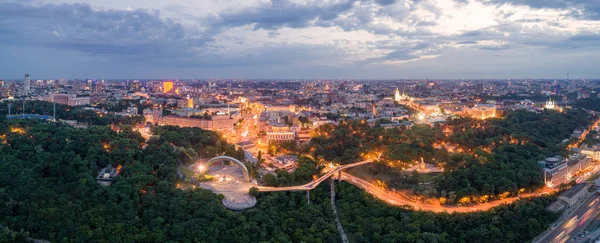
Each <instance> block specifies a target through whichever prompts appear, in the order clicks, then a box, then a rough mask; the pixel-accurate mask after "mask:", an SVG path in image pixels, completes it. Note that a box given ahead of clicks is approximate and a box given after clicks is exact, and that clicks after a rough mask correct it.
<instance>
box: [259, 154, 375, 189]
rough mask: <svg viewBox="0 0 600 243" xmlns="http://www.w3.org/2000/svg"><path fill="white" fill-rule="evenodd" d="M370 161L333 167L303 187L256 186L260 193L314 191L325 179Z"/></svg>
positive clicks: (370, 161)
mask: <svg viewBox="0 0 600 243" xmlns="http://www.w3.org/2000/svg"><path fill="white" fill-rule="evenodd" d="M372 162H373V161H372V160H365V161H361V162H356V163H352V164H347V165H341V166H338V167H335V169H333V170H331V171H329V172H327V173H326V174H325V175H323V176H321V177H319V179H316V180H314V181H311V182H309V183H306V184H304V185H300V186H285V187H271V186H258V187H257V188H258V190H259V191H261V192H283V191H309V190H312V189H315V187H317V186H318V185H319V184H321V182H323V181H324V180H325V179H327V178H329V177H331V176H332V175H334V174H335V173H337V172H339V171H341V170H345V169H348V168H352V167H355V166H359V165H364V164H368V163H372Z"/></svg>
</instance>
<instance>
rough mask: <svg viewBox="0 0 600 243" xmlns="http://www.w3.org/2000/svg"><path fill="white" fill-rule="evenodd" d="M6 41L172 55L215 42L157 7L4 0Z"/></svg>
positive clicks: (1, 13) (0, 31) (0, 7)
mask: <svg viewBox="0 0 600 243" xmlns="http://www.w3.org/2000/svg"><path fill="white" fill-rule="evenodd" d="M0 36H4V38H1V39H0V41H2V42H3V43H4V44H10V45H39V46H45V47H54V48H60V49H70V50H78V51H82V52H85V53H90V54H94V55H103V54H107V55H136V56H138V57H167V56H181V55H184V56H185V55H191V54H193V52H194V51H193V49H194V48H199V47H202V46H203V45H204V44H205V43H206V42H208V41H209V40H210V38H209V37H205V36H202V35H201V33H189V32H187V31H186V30H185V29H184V28H183V27H182V26H181V25H180V24H178V23H176V22H174V21H173V20H171V19H162V18H161V17H160V12H159V11H157V10H148V9H137V10H132V11H118V10H104V11H98V10H93V9H92V8H91V7H90V6H89V5H87V4H60V5H54V4H45V5H39V6H34V5H25V4H17V3H0Z"/></svg>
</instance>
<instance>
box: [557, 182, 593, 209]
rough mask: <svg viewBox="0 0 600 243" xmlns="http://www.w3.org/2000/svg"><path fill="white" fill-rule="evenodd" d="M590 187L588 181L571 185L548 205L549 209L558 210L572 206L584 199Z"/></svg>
mask: <svg viewBox="0 0 600 243" xmlns="http://www.w3.org/2000/svg"><path fill="white" fill-rule="evenodd" d="M589 188H590V184H588V183H580V184H577V185H575V186H573V187H571V189H569V190H568V191H566V192H564V193H562V194H560V196H558V199H557V200H556V201H555V202H553V203H552V204H550V206H548V210H550V211H552V212H558V211H560V210H562V209H564V208H565V207H567V206H568V207H572V206H573V205H575V203H577V202H578V201H581V200H583V199H584V197H585V195H586V194H587V192H588V189H589Z"/></svg>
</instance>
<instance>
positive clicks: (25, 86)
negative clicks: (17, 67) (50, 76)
mask: <svg viewBox="0 0 600 243" xmlns="http://www.w3.org/2000/svg"><path fill="white" fill-rule="evenodd" d="M30 89H31V79H30V78H29V74H28V73H26V74H25V82H24V84H23V95H29V90H30Z"/></svg>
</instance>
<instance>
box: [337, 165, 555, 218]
mask: <svg viewBox="0 0 600 243" xmlns="http://www.w3.org/2000/svg"><path fill="white" fill-rule="evenodd" d="M342 180H344V181H347V182H349V183H350V184H352V185H355V186H357V187H359V188H361V189H363V190H365V191H366V192H368V193H370V194H372V195H373V196H375V197H377V198H379V199H381V200H382V201H384V202H386V203H388V204H391V205H396V206H411V207H413V208H414V209H415V210H423V211H432V212H436V213H439V212H448V213H454V212H457V213H469V212H475V211H485V210H489V209H491V208H493V207H497V206H500V205H502V204H508V203H512V202H514V201H517V200H519V199H521V198H528V197H536V196H540V195H543V194H546V193H548V191H543V192H536V193H525V194H521V195H520V196H518V197H510V198H506V199H502V200H495V201H491V202H487V203H482V204H474V205H469V206H445V205H439V204H438V205H435V204H428V203H419V202H414V201H411V200H408V199H407V198H406V197H404V196H402V195H401V194H399V193H397V192H393V191H389V190H384V189H382V188H381V187H379V186H377V185H375V184H373V183H370V182H368V181H366V180H363V179H361V178H358V177H356V176H353V175H350V174H348V173H344V172H342Z"/></svg>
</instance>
